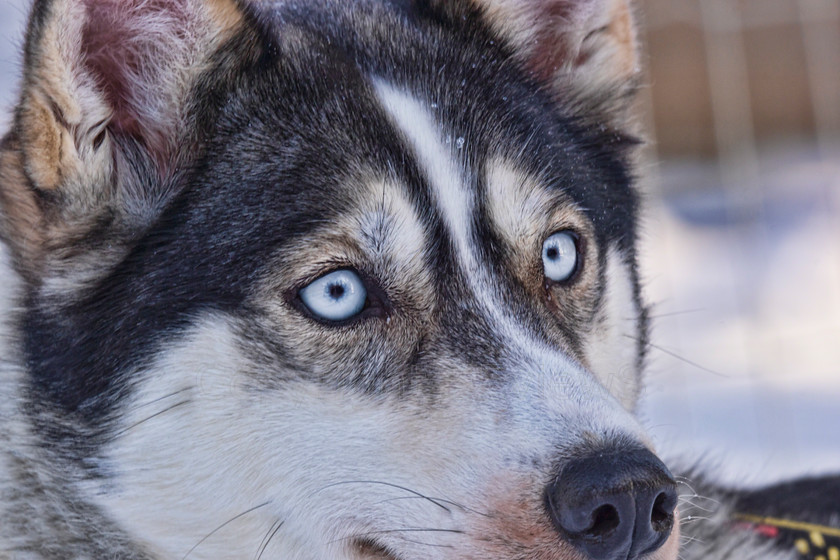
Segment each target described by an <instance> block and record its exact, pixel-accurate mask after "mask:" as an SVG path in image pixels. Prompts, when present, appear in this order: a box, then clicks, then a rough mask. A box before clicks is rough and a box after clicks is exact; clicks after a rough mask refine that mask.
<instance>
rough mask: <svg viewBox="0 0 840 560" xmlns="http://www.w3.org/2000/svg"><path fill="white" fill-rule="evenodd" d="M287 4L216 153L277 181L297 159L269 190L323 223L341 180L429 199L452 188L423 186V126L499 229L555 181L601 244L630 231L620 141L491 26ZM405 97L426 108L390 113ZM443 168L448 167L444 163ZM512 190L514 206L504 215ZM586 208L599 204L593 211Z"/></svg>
mask: <svg viewBox="0 0 840 560" xmlns="http://www.w3.org/2000/svg"><path fill="white" fill-rule="evenodd" d="M291 6H292V8H293V9H292V8H289V7H288V6H286V3H283V4H281V7H282V9H281V8H277V7H273V8H272V10H273V12H272V13H273V14H274V19H275V20H276V21H277V22H278V23H276V25H275V27H274V33H275V35H276V37H277V39H278V41H280V47H278V49H277V53H276V54H277V57H276V59H275V60H273V61H272V63H271V64H269V66H271V68H270V71H266V67H265V66H261V67H260V68H259V69H258V71H256V72H253V73H252V74H251V75H250V77H249V78H250V80H246V83H248V84H249V85H248V87H245V88H242V89H241V90H239V91H238V92H237V94H238V95H239V96H240V98H239V99H237V100H236V102H234V103H232V104H231V105H232V106H233V107H237V106H241V112H242V113H244V114H236V111H232V114H233V117H232V119H230V120H225V117H226V116H228V115H223V118H222V126H221V127H220V129H221V130H223V132H224V133H223V134H222V135H221V138H220V139H219V149H218V150H214V157H215V156H217V155H218V153H217V152H218V151H220V150H221V151H227V150H230V151H232V152H233V153H231V155H232V160H233V161H243V160H248V161H250V160H253V159H258V160H259V165H260V166H261V167H263V168H265V167H267V166H270V165H274V166H275V169H274V173H276V175H277V178H276V180H273V179H272V180H273V182H274V183H275V184H276V185H278V186H279V185H280V183H282V182H283V181H284V180H285V179H286V178H287V177H288V174H286V175H285V177H284V172H285V171H287V169H286V168H284V167H285V166H286V165H287V164H292V165H296V166H298V167H305V170H302V171H298V170H297V169H295V172H296V173H297V172H300V173H305V175H306V176H305V177H303V178H302V179H303V180H301V181H298V184H297V185H296V188H282V187H281V188H278V189H276V195H277V196H278V197H287V196H294V197H295V198H296V199H298V200H300V199H301V198H311V200H313V202H314V201H316V200H319V201H321V202H322V204H321V211H320V212H319V217H320V219H323V215H324V213H329V212H330V211H331V210H333V209H336V210H339V211H341V210H343V207H342V206H341V204H339V203H338V202H337V201H339V200H342V201H344V202H352V200H349V199H348V198H347V197H348V196H350V195H353V194H354V193H353V192H352V189H348V188H347V186H346V183H347V182H348V181H352V182H354V183H359V182H370V181H379V180H380V178H381V177H383V176H387V177H390V178H391V179H394V178H396V180H397V182H399V183H401V184H404V185H406V187H407V188H408V190H409V191H410V192H408V193H407V196H408V199H409V200H410V201H411V202H412V203H413V204H414V205H415V206H418V207H429V208H430V207H433V206H435V205H434V204H433V202H434V201H433V200H432V199H431V198H429V196H428V192H429V191H430V190H432V191H433V192H438V193H440V192H453V191H451V190H448V189H439V188H438V189H429V188H428V187H429V186H433V184H434V183H435V181H434V180H433V179H434V177H431V176H430V175H429V174H428V173H426V171H428V169H432V170H437V171H441V172H442V173H444V172H443V171H442V170H441V168H439V166H438V163H437V162H436V163H435V165H432V166H429V165H425V167H426V169H424V163H423V161H421V159H422V158H423V157H425V156H428V153H427V152H424V151H418V150H417V149H416V148H417V147H418V146H417V145H416V143H414V140H416V139H417V138H418V137H419V136H420V134H419V133H420V132H421V131H420V128H415V125H416V126H420V124H421V123H430V127H431V130H432V133H433V136H434V142H426V143H425V144H424V145H426V146H432V145H434V146H438V147H440V149H441V150H442V151H441V152H440V153H439V154H438V155H440V154H443V153H444V152H446V157H445V158H437V160H438V162H444V163H441V165H447V163H445V162H446V161H447V160H448V159H449V155H451V156H452V158H451V159H452V160H453V162H454V164H455V165H456V166H457V167H458V169H457V170H456V171H457V172H458V173H459V174H460V175H461V181H462V182H463V183H464V184H465V185H466V186H467V187H468V188H469V189H471V190H474V191H476V192H478V193H479V194H480V196H481V198H482V200H485V201H486V202H487V203H488V204H489V205H490V206H489V209H490V210H491V211H493V213H494V214H495V215H497V216H499V217H501V216H502V214H507V217H506V218H504V219H500V220H499V221H498V223H496V225H497V226H505V227H504V228H503V229H510V227H512V226H513V225H514V224H512V223H510V222H511V220H513V221H520V220H521V219H523V218H525V215H524V214H523V211H524V210H523V209H524V206H523V205H525V206H527V205H530V206H531V207H535V205H538V202H539V201H538V199H540V198H541V197H542V198H544V202H549V198H551V201H552V202H553V201H554V200H555V199H554V198H553V197H552V195H551V194H550V193H549V192H548V191H549V190H552V191H560V192H562V193H563V197H562V198H563V200H564V201H565V202H567V203H569V204H570V205H573V206H574V207H576V208H579V209H580V210H581V212H582V213H583V214H585V215H587V217H588V219H590V220H591V221H593V222H595V223H596V228H595V229H596V232H597V234H598V235H600V236H603V239H600V240H599V241H606V240H607V239H615V240H619V241H620V240H628V239H633V238H634V233H633V232H629V231H626V228H627V227H629V226H628V224H632V223H633V221H632V220H627V219H626V218H627V217H628V216H629V215H630V214H632V213H633V212H634V211H635V195H634V193H633V191H632V189H631V188H630V177H629V174H628V171H627V165H626V164H625V161H624V157H623V150H624V148H625V146H624V144H623V143H624V140H625V139H623V138H619V137H618V136H616V135H615V134H613V135H612V136H611V137H610V138H608V139H607V140H606V141H604V139H603V138H600V137H599V135H601V134H604V132H603V130H602V129H599V128H598V127H593V126H589V125H584V124H583V123H581V122H580V121H578V120H577V119H576V118H575V117H574V116H572V115H573V113H574V111H573V110H572V108H569V107H564V105H563V103H562V100H560V101H558V100H557V99H556V98H552V97H550V96H549V95H548V94H547V93H546V92H545V91H544V90H543V88H541V87H539V86H538V85H537V84H535V83H534V82H533V81H532V80H531V78H530V77H529V76H528V75H527V73H525V72H523V71H522V69H521V68H520V66H519V64H518V62H517V61H516V60H515V58H514V57H513V56H512V55H511V54H510V53H508V52H506V51H505V49H504V48H502V47H501V45H500V42H496V41H495V40H494V39H493V38H492V37H493V36H492V34H490V32H489V31H486V30H476V29H472V28H471V29H457V30H455V29H450V28H446V27H445V26H441V25H434V24H433V23H430V22H428V21H424V20H422V19H419V18H417V17H414V18H407V17H396V16H395V15H394V13H392V12H388V13H387V14H385V15H387V16H388V17H382V18H381V20H376V21H372V19H371V18H365V17H364V15H359V14H358V13H357V11H354V12H353V17H344V16H342V15H341V12H342V10H341V9H337V10H336V9H334V10H333V11H335V12H337V13H334V14H329V15H321V16H320V17H319V18H314V17H313V15H312V12H317V11H318V3H313V4H312V5H311V6H305V7H303V8H301V7H300V5H294V4H291ZM380 9H381V8H380ZM395 9H396V8H395ZM400 10H402V8H400V9H397V12H398V13H400V14H401V13H402V12H401V11H400ZM302 11H303V12H306V15H305V16H302V15H300V14H299V13H298V12H302ZM296 14H297V15H296ZM380 15H382V14H380ZM313 20H314V21H315V23H313ZM470 24H471V25H474V26H479V27H480V24H479V23H477V22H470ZM386 92H391V95H388V94H387V93H386ZM395 100H396V101H395ZM479 100H480V102H479ZM401 105H403V106H404V105H411V106H412V107H413V108H414V116H416V117H421V116H422V117H423V118H420V119H419V120H418V122H417V123H412V122H408V121H406V122H404V123H402V124H401V123H400V122H399V120H398V119H395V115H396V113H395V111H394V109H395V108H398V107H399V106H401ZM237 128H239V129H241V128H247V134H246V136H247V139H246V140H245V141H243V138H242V135H239V136H236V137H235V138H230V134H228V133H229V132H230V131H231V130H234V131H235V130H236V129H237ZM256 142H259V143H261V144H262V145H255V143H256ZM243 152H245V153H243ZM247 152H250V154H249V153H247ZM255 152H262V153H261V154H260V155H259V156H257V157H255V156H254V155H252V154H253V153H255ZM293 160H296V161H293ZM267 171H268V172H269V173H271V172H272V171H271V170H267ZM444 174H446V175H449V176H453V172H452V170H449V171H446V172H445V173H444ZM371 176H372V178H371ZM294 179H298V177H294ZM506 181H507V182H508V183H516V184H517V185H518V186H519V188H518V191H517V193H513V192H512V191H511V190H510V189H508V190H505V189H502V188H499V187H500V186H503V185H504V184H505V182H506ZM438 183H439V181H438ZM526 186H527V187H530V188H529V189H524V188H523V187H526ZM593 187H594V188H593ZM539 189H542V190H545V191H546V195H545V196H543V195H535V196H536V198H532V199H530V200H526V199H528V194H527V192H525V191H530V192H533V191H536V190H539ZM512 194H517V196H518V198H517V204H518V212H511V211H507V212H501V210H503V208H502V206H504V205H506V204H510V203H511V202H512V201H511V200H510V195H512ZM523 197H524V198H523ZM546 197H548V198H546ZM500 200H502V201H503V202H502V203H501V206H500V205H499V201H500ZM482 204H483V203H482ZM594 208H600V209H602V210H600V211H599V213H598V214H595V213H594V212H593V211H592V210H591V209H594ZM437 209H438V210H440V209H441V206H440V205H437ZM604 209H606V210H604ZM480 210H482V211H484V210H486V209H484V208H481V209H480ZM421 212H422V210H421ZM502 222H507V223H502Z"/></svg>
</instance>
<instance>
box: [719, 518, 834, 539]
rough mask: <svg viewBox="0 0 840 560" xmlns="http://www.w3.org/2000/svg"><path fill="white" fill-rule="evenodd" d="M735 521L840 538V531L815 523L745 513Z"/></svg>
mask: <svg viewBox="0 0 840 560" xmlns="http://www.w3.org/2000/svg"><path fill="white" fill-rule="evenodd" d="M734 517H735V519H738V520H740V521H747V522H749V523H760V524H762V525H771V526H773V527H779V528H781V529H793V530H795V531H805V532H808V533H810V532H814V531H815V532H817V533H821V534H823V535H828V536H830V537H840V529H835V528H834V527H826V526H825V525H816V524H814V523H803V522H801V521H790V520H789V519H777V518H775V517H761V516H759V515H749V514H745V513H738V514H735V516H734Z"/></svg>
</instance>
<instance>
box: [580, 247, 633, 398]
mask: <svg viewBox="0 0 840 560" xmlns="http://www.w3.org/2000/svg"><path fill="white" fill-rule="evenodd" d="M606 279H607V281H606V291H605V293H604V301H603V307H602V311H601V313H600V314H599V315H598V317H597V318H596V326H595V328H593V329H592V333H591V336H590V337H589V338H588V339H587V348H586V352H587V355H588V359H589V364H590V367H591V368H592V371H593V372H594V373H595V375H596V376H597V377H598V379H599V381H601V383H602V384H603V385H604V387H606V388H607V390H609V392H610V393H612V394H613V395H615V396H616V398H618V400H619V401H620V402H621V404H622V405H624V407H625V408H626V409H627V410H633V409H635V406H636V400H637V399H638V395H639V390H640V387H639V385H640V379H639V376H638V375H636V368H637V365H636V360H637V345H638V336H639V334H638V330H637V328H638V327H637V322H638V320H639V310H638V309H637V308H636V305H637V304H636V300H635V299H634V297H633V281H632V279H631V276H630V270H629V268H628V265H627V263H626V262H625V260H624V259H623V258H622V256H621V253H619V251H618V249H616V248H615V247H610V248H609V249H608V251H607V273H606Z"/></svg>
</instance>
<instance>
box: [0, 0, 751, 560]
mask: <svg viewBox="0 0 840 560" xmlns="http://www.w3.org/2000/svg"><path fill="white" fill-rule="evenodd" d="M638 68H639V56H638V53H637V41H636V35H635V32H634V27H633V14H632V12H631V9H630V6H629V5H628V4H627V2H626V0H391V1H385V0H381V1H375V0H353V1H348V0H331V1H330V0H279V1H269V0H261V1H256V0H255V1H253V2H246V1H240V2H236V1H234V0H36V1H35V3H34V5H33V7H32V10H31V16H30V24H29V29H28V32H27V35H26V42H25V58H24V65H23V80H22V85H21V90H20V100H19V103H18V105H17V108H16V111H15V114H14V123H13V126H12V129H11V130H10V131H9V132H8V134H7V135H6V136H5V139H4V140H3V143H2V151H0V207H1V208H2V213H1V214H0V234H1V235H2V238H3V240H4V242H5V247H6V248H5V249H4V251H5V253H4V255H5V257H6V258H7V260H8V261H9V262H10V263H11V264H10V266H11V268H13V270H14V277H13V280H14V282H11V283H10V282H8V281H7V282H6V283H5V284H4V288H3V289H4V294H3V297H4V298H5V301H3V302H2V308H3V316H2V317H3V332H2V338H0V343H1V344H2V350H0V356H2V360H3V361H2V365H1V366H0V423H1V424H2V425H0V557H2V558H4V559H42V560H45V559H115V558H117V559H133V560H140V559H143V560H152V559H161V560H162V559H178V560H180V559H192V560H199V559H202V558H203V559H248V558H275V559H281V560H295V559H300V560H324V559H341V560H343V559H347V560H350V559H356V560H364V559H369V560H373V559H380V560H382V559H385V560H416V559H441V560H443V559H495V560H502V559H505V560H512V559H522V560H526V559H527V560H561V559H562V560H567V559H568V560H572V559H579V560H584V559H594V560H608V559H622V560H624V559H630V560H634V559H650V560H671V559H675V558H677V557H678V554H680V555H681V557H682V558H692V557H694V558H700V557H711V556H709V554H711V553H710V552H709V551H711V550H714V551H716V552H715V554H716V556H715V557H720V558H724V557H726V558H729V557H732V558H739V559H745V558H753V557H763V558H767V556H766V555H764V553H763V552H761V549H760V548H753V545H752V541H751V540H750V539H745V538H744V537H743V536H739V538H738V539H736V540H730V541H727V542H728V544H726V545H725V546H723V545H721V543H720V542H719V541H717V540H716V539H715V538H712V537H708V538H705V537H704V539H703V540H702V542H700V543H699V544H697V543H696V541H695V548H694V549H691V548H686V549H685V550H683V551H682V552H680V551H679V550H678V549H679V547H680V543H681V540H682V541H686V540H689V541H690V540H692V539H690V538H686V535H685V534H683V537H682V539H681V535H680V526H681V521H680V519H679V517H680V515H682V516H683V519H687V518H689V517H690V515H691V514H690V512H689V513H687V510H686V507H687V506H685V507H681V508H680V509H681V510H682V511H681V512H678V511H677V509H676V506H677V500H678V494H677V492H678V491H677V485H676V483H675V480H674V477H673V476H672V474H671V473H670V472H669V471H668V469H667V468H666V466H665V465H664V464H663V463H662V462H661V461H660V460H659V459H658V458H657V457H656V455H655V454H654V452H653V451H652V448H651V442H650V440H649V439H648V438H647V437H646V435H645V432H644V430H643V429H642V428H641V427H640V424H639V423H638V422H637V421H636V420H635V419H634V415H633V411H634V408H635V406H636V399H637V396H638V394H639V390H640V372H641V370H642V367H643V364H644V353H645V347H646V312H645V306H644V305H643V303H642V302H641V300H640V289H639V280H638V274H637V270H636V250H635V243H636V237H637V227H636V213H637V206H638V195H637V193H636V192H635V190H634V187H633V179H634V161H635V156H634V154H633V148H634V145H635V144H636V143H637V142H636V141H635V140H634V138H635V135H634V134H635V130H634V128H635V127H634V125H633V121H632V117H631V104H632V98H633V92H634V89H635V87H636V83H637V81H638V75H639V71H638ZM721 515H723V514H721ZM722 519H723V518H722ZM685 526H686V527H690V526H691V525H690V524H687V525H685ZM710 534H711V533H710ZM704 547H705V548H704ZM715 547H717V548H715ZM751 551H752V552H751ZM751 554H753V555H752V556H751Z"/></svg>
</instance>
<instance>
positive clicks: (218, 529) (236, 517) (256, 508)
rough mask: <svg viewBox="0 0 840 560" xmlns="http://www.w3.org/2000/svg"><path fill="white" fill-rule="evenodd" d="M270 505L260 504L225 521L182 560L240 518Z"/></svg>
mask: <svg viewBox="0 0 840 560" xmlns="http://www.w3.org/2000/svg"><path fill="white" fill-rule="evenodd" d="M270 503H271V502H264V503H262V504H260V505H258V506H254V507H252V508H251V509H246V510H245V511H243V512H242V513H240V514H239V515H236V516H234V517H231V518H230V519H228V520H227V521H225V522H224V523H222V524H221V525H219V526H218V527H216V528H215V529H213V530H212V531H210V532H209V533H207V535H205V536H204V538H202V539H201V540H200V541H198V542H197V543H195V546H193V547H192V548H191V549H189V551H187V553H186V554H184V557H183V558H181V560H186V559H187V557H188V556H189V555H190V554H192V553H193V551H194V550H195V549H196V548H198V547H199V546H201V544H202V543H203V542H204V541H206V540H207V539H209V538H210V537H212V536H213V535H215V534H216V533H218V532H219V531H221V530H222V529H224V528H225V527H227V526H228V525H230V524H231V523H233V522H234V521H236V520H237V519H239V518H240V517H244V516H245V515H248V514H249V513H251V512H252V511H256V510H258V509H260V508H261V507H265V506H267V505H268V504H270Z"/></svg>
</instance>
